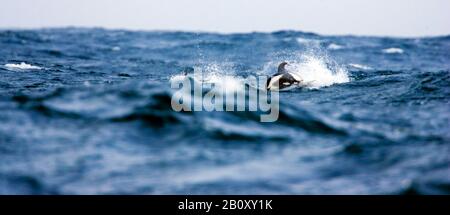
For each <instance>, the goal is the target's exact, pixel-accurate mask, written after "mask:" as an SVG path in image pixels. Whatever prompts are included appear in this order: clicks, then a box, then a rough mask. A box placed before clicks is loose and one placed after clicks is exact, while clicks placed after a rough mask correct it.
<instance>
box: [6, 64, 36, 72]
mask: <svg viewBox="0 0 450 215" xmlns="http://www.w3.org/2000/svg"><path fill="white" fill-rule="evenodd" d="M5 67H7V68H10V69H23V70H27V69H35V70H40V69H42V67H39V66H33V65H30V64H26V63H25V62H22V63H20V64H12V63H8V64H5Z"/></svg>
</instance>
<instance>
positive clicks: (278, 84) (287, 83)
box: [266, 62, 302, 90]
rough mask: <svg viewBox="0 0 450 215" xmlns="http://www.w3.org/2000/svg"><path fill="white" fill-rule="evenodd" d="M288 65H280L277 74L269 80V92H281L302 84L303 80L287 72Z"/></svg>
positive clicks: (267, 84)
mask: <svg viewBox="0 0 450 215" xmlns="http://www.w3.org/2000/svg"><path fill="white" fill-rule="evenodd" d="M286 65H288V63H286V62H283V63H281V64H280V65H278V71H277V73H276V74H274V75H273V76H272V77H269V78H268V79H267V83H266V88H267V90H281V89H285V88H288V87H291V86H295V85H298V84H300V82H302V80H301V78H299V77H295V75H293V74H292V73H290V72H289V71H287V70H286Z"/></svg>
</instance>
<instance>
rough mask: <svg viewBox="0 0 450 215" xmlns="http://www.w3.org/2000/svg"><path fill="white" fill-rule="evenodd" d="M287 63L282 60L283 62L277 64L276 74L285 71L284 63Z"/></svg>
mask: <svg viewBox="0 0 450 215" xmlns="http://www.w3.org/2000/svg"><path fill="white" fill-rule="evenodd" d="M287 64H288V63H286V62H283V63H280V65H278V72H277V73H278V74H283V73H287V71H286V68H285V67H286V65H287Z"/></svg>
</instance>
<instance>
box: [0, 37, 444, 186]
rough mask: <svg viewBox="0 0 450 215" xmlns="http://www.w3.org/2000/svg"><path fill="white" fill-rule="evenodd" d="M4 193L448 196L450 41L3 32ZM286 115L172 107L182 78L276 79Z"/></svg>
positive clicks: (0, 143) (0, 169)
mask: <svg viewBox="0 0 450 215" xmlns="http://www.w3.org/2000/svg"><path fill="white" fill-rule="evenodd" d="M0 47H1V49H0V77H1V78H0V193H1V194H103V193H106V194H417V193H418V194H449V193H450V167H449V164H450V134H449V131H450V109H449V107H450V106H449V103H450V102H449V101H450V74H449V71H450V37H449V36H445V37H430V38H405V39H401V38H388V37H353V36H320V35H316V34H312V33H303V32H294V31H280V32H273V33H249V34H212V33H190V32H140V31H123V30H103V29H79V28H63V29H44V30H26V31H9V30H2V31H0ZM282 61H288V62H290V63H291V65H292V68H291V69H292V70H295V71H296V72H298V73H299V74H301V75H302V77H304V78H305V79H306V80H308V81H311V83H312V85H311V86H309V87H305V88H297V89H293V90H289V91H284V92H281V93H280V100H281V103H280V118H279V120H278V121H276V122H274V123H261V122H259V116H258V115H257V114H256V113H254V112H174V111H172V109H171V106H170V101H171V96H172V94H173V92H174V90H173V89H171V88H170V81H171V80H172V79H173V78H176V77H178V76H180V75H182V74H183V72H184V71H192V70H194V71H199V70H201V71H203V72H204V73H205V74H206V75H207V76H208V77H209V78H210V79H209V80H210V81H211V80H212V82H215V83H224V80H229V79H231V80H241V79H245V78H246V77H247V76H251V75H270V74H273V73H275V69H276V66H277V65H278V63H280V62H282Z"/></svg>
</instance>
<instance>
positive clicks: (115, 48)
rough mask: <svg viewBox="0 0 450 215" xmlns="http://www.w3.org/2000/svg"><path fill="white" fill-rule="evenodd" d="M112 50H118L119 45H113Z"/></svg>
mask: <svg viewBox="0 0 450 215" xmlns="http://www.w3.org/2000/svg"><path fill="white" fill-rule="evenodd" d="M111 50H112V51H120V47H119V46H114V47H112V48H111Z"/></svg>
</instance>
